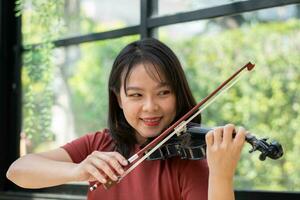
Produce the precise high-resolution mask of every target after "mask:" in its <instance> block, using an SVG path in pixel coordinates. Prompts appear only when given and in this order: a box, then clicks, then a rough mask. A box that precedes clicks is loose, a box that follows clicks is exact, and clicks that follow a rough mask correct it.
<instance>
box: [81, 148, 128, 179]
mask: <svg viewBox="0 0 300 200" xmlns="http://www.w3.org/2000/svg"><path fill="white" fill-rule="evenodd" d="M88 163H89V165H88V167H87V168H86V169H87V171H88V173H89V174H90V175H92V176H93V177H94V178H96V179H97V180H98V181H99V182H101V183H106V181H107V180H106V179H107V177H108V178H110V179H111V180H114V181H117V180H118V176H119V175H122V174H123V173H124V169H123V167H122V166H125V165H127V160H126V159H125V158H124V157H123V156H122V155H121V154H119V153H117V152H100V151H94V152H93V153H92V154H91V155H90V156H89V157H88Z"/></svg>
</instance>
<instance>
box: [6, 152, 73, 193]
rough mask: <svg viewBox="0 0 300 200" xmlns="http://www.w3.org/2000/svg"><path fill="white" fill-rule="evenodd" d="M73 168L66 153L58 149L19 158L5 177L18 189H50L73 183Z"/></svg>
mask: <svg viewBox="0 0 300 200" xmlns="http://www.w3.org/2000/svg"><path fill="white" fill-rule="evenodd" d="M75 166H76V164H75V163H73V162H72V160H71V158H70V156H69V155H68V153H67V152H66V151H65V150H64V149H62V148H58V149H55V150H52V151H49V152H44V153H39V154H28V155H25V156H22V157H20V158H19V159H17V160H16V161H15V162H14V163H13V164H12V165H11V166H10V167H9V169H8V171H7V174H6V176H7V178H8V179H9V180H11V181H12V182H14V183H15V184H17V185H19V186H20V187H24V188H42V187H50V186H55V185H60V184H63V183H66V182H70V181H75V180H74V177H72V174H71V172H72V169H73V168H74V167H75Z"/></svg>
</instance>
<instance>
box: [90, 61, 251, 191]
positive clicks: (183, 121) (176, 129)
mask: <svg viewBox="0 0 300 200" xmlns="http://www.w3.org/2000/svg"><path fill="white" fill-rule="evenodd" d="M254 66H255V65H254V64H252V63H251V62H248V63H247V64H246V65H244V66H243V67H241V68H240V69H238V70H237V71H236V72H235V73H234V74H233V75H231V76H230V77H229V78H228V79H227V80H225V81H224V82H223V83H221V84H220V85H219V86H218V87H217V88H216V89H215V90H214V91H213V92H211V93H210V94H209V95H208V96H206V97H205V98H204V99H203V100H202V101H200V102H199V103H198V104H197V105H195V106H194V107H193V108H192V109H191V110H190V111H189V112H187V113H186V114H185V115H184V116H182V117H181V118H180V119H179V120H177V121H176V122H175V123H174V124H172V125H171V126H170V127H168V128H167V129H166V130H165V131H164V132H162V133H161V134H160V135H159V136H157V137H156V138H155V139H154V140H152V141H151V142H150V143H149V144H147V145H146V146H145V147H144V148H142V149H141V150H139V151H138V152H137V153H135V154H134V155H133V156H131V157H130V158H129V159H128V162H129V164H132V165H131V166H130V167H129V168H128V169H127V170H126V171H125V172H124V174H122V176H120V177H119V179H118V181H113V180H111V179H109V180H107V182H106V183H105V184H103V186H104V188H105V189H109V188H110V187H111V186H113V185H114V184H115V183H118V182H120V181H121V180H122V179H123V178H124V177H125V176H126V175H128V174H129V173H130V172H131V171H132V170H133V169H135V168H136V167H137V166H138V165H139V164H140V163H141V162H143V161H144V160H145V159H146V158H147V157H148V156H149V155H151V154H152V153H153V152H154V151H155V150H157V149H158V148H159V147H160V146H161V145H163V144H164V143H165V142H167V141H168V140H169V139H170V138H171V137H172V136H173V135H175V134H180V132H182V131H183V130H184V129H185V128H186V125H187V124H188V123H189V122H190V121H192V120H193V119H194V118H195V117H196V116H197V115H199V114H200V113H201V112H202V111H203V110H204V109H205V108H207V107H208V106H209V105H210V104H211V103H213V102H214V101H215V100H216V99H217V98H218V97H219V96H220V95H221V94H222V93H224V92H225V91H226V90H228V89H229V88H230V87H232V86H233V85H234V84H235V83H236V82H237V81H238V80H239V79H240V78H241V75H243V73H242V72H246V70H245V69H247V70H248V71H251V70H252V69H253V68H254ZM200 108H201V109H200ZM197 110H198V111H197ZM196 111H197V112H196ZM195 112H196V113H195ZM192 114H193V115H192ZM191 115H192V116H191ZM149 149H151V150H150V151H149ZM138 158H140V159H139V160H137V159H138ZM99 185H100V183H99V182H97V183H96V184H94V185H93V186H91V187H90V191H94V190H95V189H97V187H98V186H99Z"/></svg>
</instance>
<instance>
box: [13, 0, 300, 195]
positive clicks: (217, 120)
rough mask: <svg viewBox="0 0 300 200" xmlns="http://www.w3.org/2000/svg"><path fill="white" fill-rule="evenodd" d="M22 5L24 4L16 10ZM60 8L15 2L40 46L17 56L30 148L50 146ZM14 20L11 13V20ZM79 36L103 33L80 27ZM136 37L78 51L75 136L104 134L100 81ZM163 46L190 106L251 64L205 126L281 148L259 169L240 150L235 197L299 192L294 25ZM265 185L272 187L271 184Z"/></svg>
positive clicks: (298, 37)
mask: <svg viewBox="0 0 300 200" xmlns="http://www.w3.org/2000/svg"><path fill="white" fill-rule="evenodd" d="M23 2H26V4H25V3H23ZM63 3H64V2H63V1H46V0H40V1H18V3H17V7H16V10H17V11H20V10H21V9H22V8H26V6H27V9H26V12H25V11H24V12H22V16H23V21H22V22H23V30H22V31H23V38H24V44H25V45H26V44H31V43H43V45H40V46H39V47H38V48H35V49H30V50H28V51H27V52H26V53H25V54H24V59H23V60H24V68H23V72H22V82H23V94H24V99H23V105H24V106H23V119H24V123H23V126H24V127H23V130H24V131H25V132H26V134H27V135H28V136H29V137H30V138H31V141H32V143H33V145H32V146H38V145H39V144H41V143H43V142H44V141H51V140H53V139H54V138H53V133H51V131H50V122H51V117H52V116H51V109H52V107H53V105H54V95H53V85H52V83H53V80H54V77H53V76H54V74H55V73H54V72H55V66H54V63H53V60H54V58H53V54H52V51H53V45H52V44H51V41H52V40H53V39H56V38H57V37H58V36H59V35H60V34H61V31H62V30H63V27H62V25H63V23H62V20H61V19H62V13H63V5H64V4H63ZM18 14H20V13H17V15H18ZM80 26H81V27H82V28H83V29H85V30H86V31H88V32H90V31H91V30H99V29H100V30H102V28H101V27H96V28H95V24H94V23H93V22H92V21H89V20H82V21H81V24H80ZM135 39H137V37H136V36H133V37H124V38H120V39H114V40H108V41H102V42H95V43H92V44H84V45H80V47H79V48H80V56H81V58H80V60H79V61H78V62H77V63H76V64H75V65H72V66H70V68H71V69H72V70H71V71H72V73H71V75H69V76H68V77H67V78H68V80H67V81H68V83H69V86H70V90H71V95H72V98H71V100H72V102H71V103H72V109H73V113H75V115H74V118H75V127H76V132H77V133H79V135H82V134H84V133H86V132H87V131H94V130H98V129H101V128H104V127H106V119H107V104H108V103H107V100H108V97H107V79H108V74H109V71H110V67H111V66H112V63H113V60H114V58H115V56H116V55H117V53H118V52H119V51H120V49H121V48H122V47H123V46H125V45H126V44H128V43H129V42H131V41H133V40H135ZM170 39H171V38H165V39H164V38H163V40H164V41H165V42H166V43H167V44H168V45H169V46H170V47H171V48H172V49H174V50H175V52H176V53H177V55H178V56H179V57H180V59H181V61H182V63H183V65H184V68H185V72H186V75H187V78H188V80H189V83H190V86H191V88H192V91H193V93H194V95H195V97H196V99H197V100H200V99H202V98H203V97H205V96H206V95H207V94H209V93H210V92H211V91H212V90H213V89H214V88H215V87H216V86H217V85H218V84H219V83H221V82H222V81H223V80H225V79H226V78H227V77H228V76H229V75H230V74H231V73H232V72H233V71H235V70H236V69H237V68H238V67H240V66H242V65H244V64H245V63H246V62H248V61H251V62H253V63H255V64H256V68H255V70H254V71H253V72H250V73H249V74H247V75H246V76H244V77H243V78H242V79H241V80H240V81H239V82H238V83H237V85H235V86H233V87H232V88H231V89H230V90H229V91H228V92H227V93H226V94H225V95H224V96H222V97H221V99H218V100H217V101H216V102H215V103H214V104H213V105H211V106H210V107H209V108H208V109H207V110H206V111H205V113H203V123H204V124H206V125H208V126H214V125H223V124H225V123H234V124H237V125H243V126H245V127H246V128H247V129H248V130H250V131H251V132H252V133H254V134H255V135H256V136H258V137H264V136H268V137H270V138H274V139H277V140H278V141H280V142H281V143H282V144H283V148H284V150H285V155H284V157H283V158H282V159H280V160H276V161H272V160H266V161H264V162H260V161H259V160H258V158H257V157H258V154H257V153H255V154H254V155H249V154H248V152H247V149H248V148H249V146H247V145H246V147H245V149H244V152H243V154H242V158H241V161H240V164H239V168H238V171H237V176H236V188H237V189H245V188H246V189H268V190H277V189H278V190H299V189H300V174H299V173H298V172H299V171H300V169H299V167H300V160H299V159H297V158H298V155H299V153H300V140H299V135H300V132H299V130H300V125H299V121H300V119H299V118H300V117H299V114H298V113H299V111H300V103H299V102H300V101H299V88H300V57H299V52H300V22H299V20H289V21H285V22H276V23H261V24H256V25H250V26H249V25H247V26H242V27H240V28H238V29H231V30H227V31H223V32H220V33H214V34H212V35H201V36H199V37H192V38H188V39H183V40H177V41H171V40H170ZM270 183H272V184H270Z"/></svg>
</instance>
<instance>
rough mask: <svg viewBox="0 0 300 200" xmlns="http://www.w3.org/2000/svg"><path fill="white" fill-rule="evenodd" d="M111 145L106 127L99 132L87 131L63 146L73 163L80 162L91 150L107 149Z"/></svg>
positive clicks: (110, 147)
mask: <svg viewBox="0 0 300 200" xmlns="http://www.w3.org/2000/svg"><path fill="white" fill-rule="evenodd" d="M112 146H113V142H112V139H111V137H110V135H109V132H108V130H107V129H105V130H104V131H101V132H95V133H88V134H86V135H84V136H81V137H80V138H77V139H75V140H73V141H71V142H69V143H67V144H65V145H64V146H62V148H63V149H65V150H66V151H67V153H68V154H69V155H70V157H71V159H72V161H73V162H74V163H80V162H81V161H83V160H84V159H85V158H86V157H87V156H88V155H90V154H91V153H92V152H93V151H109V150H110V149H113V148H112Z"/></svg>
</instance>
